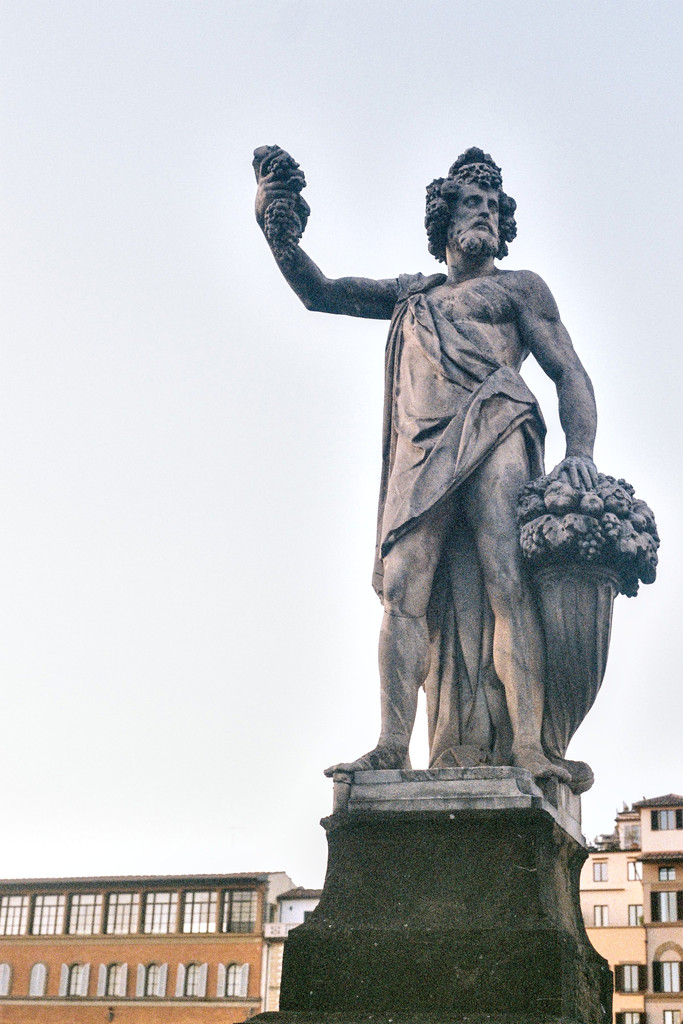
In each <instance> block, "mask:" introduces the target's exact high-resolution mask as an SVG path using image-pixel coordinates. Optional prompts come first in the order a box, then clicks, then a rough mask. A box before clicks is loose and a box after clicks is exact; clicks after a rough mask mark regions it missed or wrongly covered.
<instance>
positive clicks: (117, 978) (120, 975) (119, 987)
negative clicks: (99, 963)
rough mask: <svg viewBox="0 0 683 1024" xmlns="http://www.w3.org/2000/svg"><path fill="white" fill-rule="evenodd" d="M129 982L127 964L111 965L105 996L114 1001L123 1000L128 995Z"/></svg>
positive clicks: (107, 975)
mask: <svg viewBox="0 0 683 1024" xmlns="http://www.w3.org/2000/svg"><path fill="white" fill-rule="evenodd" d="M127 980H128V965H127V964H109V965H108V966H107V974H106V980H105V986H104V993H103V995H105V996H109V997H110V998H112V999H116V998H118V999H123V998H125V995H126V982H127Z"/></svg>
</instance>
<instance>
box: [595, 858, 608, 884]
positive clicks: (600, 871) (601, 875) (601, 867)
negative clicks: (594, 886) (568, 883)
mask: <svg viewBox="0 0 683 1024" xmlns="http://www.w3.org/2000/svg"><path fill="white" fill-rule="evenodd" d="M607 878H608V875H607V861H606V860H594V861H593V881H594V882H606V881H607Z"/></svg>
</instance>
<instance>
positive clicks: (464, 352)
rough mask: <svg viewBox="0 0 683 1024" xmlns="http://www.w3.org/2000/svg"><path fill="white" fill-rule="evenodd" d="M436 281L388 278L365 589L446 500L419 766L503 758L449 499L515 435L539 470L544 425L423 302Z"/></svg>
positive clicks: (479, 611)
mask: <svg viewBox="0 0 683 1024" xmlns="http://www.w3.org/2000/svg"><path fill="white" fill-rule="evenodd" d="M444 281H445V277H444V276H443V275H442V274H437V275H433V276H432V277H429V278H426V277H423V275H422V274H416V275H406V276H403V277H400V278H399V297H398V301H397V304H396V308H395V310H394V315H393V318H392V321H391V327H390V329H389V338H388V341H387V351H386V377H385V399H384V422H383V442H382V481H381V488H380V499H379V511H378V517H377V549H376V560H375V572H374V577H373V585H374V587H375V590H376V591H377V593H378V594H379V595H380V597H381V596H382V580H383V561H384V559H385V558H386V556H387V554H388V553H389V551H390V550H391V548H392V546H393V545H394V544H395V543H396V541H397V540H398V539H399V538H400V537H401V536H403V535H404V534H405V533H407V532H408V531H409V530H411V529H413V528H414V527H415V526H416V525H417V524H418V523H419V522H420V519H421V517H423V516H424V515H425V513H426V512H428V511H429V510H430V509H432V508H433V507H434V506H435V505H436V504H437V503H438V502H439V501H442V500H443V499H445V498H446V497H447V496H454V497H455V505H454V507H455V508H456V521H455V523H454V528H453V530H452V531H451V533H450V535H449V539H448V542H447V544H446V546H445V549H444V552H443V555H442V558H441V561H440V564H439V567H438V569H437V572H436V576H435V580H434V586H433V589H432V596H431V601H430V606H429V611H428V623H429V629H430V637H431V645H432V657H431V667H430V672H429V676H428V678H427V680H426V682H425V690H426V693H427V713H428V721H429V743H430V764H431V765H432V766H433V765H435V764H436V763H437V762H438V761H439V759H440V758H441V762H440V763H441V764H444V763H451V764H453V763H456V762H457V763H461V764H464V765H466V764H471V763H477V762H481V761H488V762H491V763H493V764H505V763H509V757H510V744H511V738H512V736H511V728H510V722H509V718H508V714H507V708H506V704H505V695H504V692H503V688H502V684H501V683H500V681H499V679H498V677H497V676H496V673H495V671H494V668H493V613H492V611H491V607H490V605H489V602H488V598H487V596H486V593H485V590H484V586H483V581H482V576H481V570H480V567H479V563H478V559H477V555H476V550H475V546H474V540H473V537H472V533H471V531H470V528H469V526H468V524H467V522H466V521H465V518H464V516H463V515H461V514H460V513H459V510H458V502H457V497H458V491H459V488H461V487H462V485H463V483H464V482H465V481H466V480H467V479H468V478H469V477H470V476H471V474H472V473H474V471H475V470H476V469H477V467H478V466H479V465H481V463H482V462H483V461H484V459H485V458H486V457H487V455H489V453H490V452H491V451H493V449H494V448H495V447H496V446H497V445H499V444H501V443H502V442H503V441H504V440H505V439H506V438H507V437H509V436H510V435H511V434H512V433H513V432H514V431H517V430H520V431H522V433H523V436H524V440H525V446H526V451H527V455H528V463H529V478H530V479H531V478H533V477H535V476H539V475H541V474H542V472H543V439H544V436H545V424H544V422H543V417H542V415H541V411H540V409H539V408H538V404H537V402H536V399H535V398H534V396H533V395H532V393H531V391H529V389H528V387H527V386H526V384H525V383H524V381H523V380H522V378H521V377H520V375H519V373H517V371H516V370H514V369H512V368H511V367H508V366H501V365H500V363H499V362H498V361H497V359H496V358H495V356H494V354H493V352H492V351H491V350H490V348H489V346H488V344H487V342H486V337H485V330H484V329H480V330H477V329H476V326H477V325H474V329H473V327H472V324H471V323H469V322H468V323H467V324H463V328H462V330H460V329H458V325H457V324H453V323H451V322H450V321H449V320H447V319H446V318H445V317H444V316H443V314H442V313H441V312H440V311H439V310H438V308H436V306H434V305H432V304H431V303H430V299H429V292H430V290H431V289H432V288H434V287H435V286H437V285H439V284H442V283H443V282H444ZM444 758H446V759H447V760H446V761H444ZM449 758H454V760H450V761H449V760H448V759H449Z"/></svg>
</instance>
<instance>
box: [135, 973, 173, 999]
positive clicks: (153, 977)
mask: <svg viewBox="0 0 683 1024" xmlns="http://www.w3.org/2000/svg"><path fill="white" fill-rule="evenodd" d="M142 972H143V973H142V980H143V985H142V992H140V993H139V994H140V995H143V996H150V997H153V998H155V999H163V997H164V996H165V995H166V978H167V976H168V964H147V967H143V968H142ZM138 978H139V972H138ZM138 987H139V986H138Z"/></svg>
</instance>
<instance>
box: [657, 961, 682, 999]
mask: <svg viewBox="0 0 683 1024" xmlns="http://www.w3.org/2000/svg"><path fill="white" fill-rule="evenodd" d="M652 988H653V989H654V991H655V992H680V991H681V965H680V964H679V962H678V960H654V961H653V963H652Z"/></svg>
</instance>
